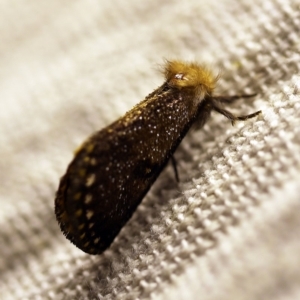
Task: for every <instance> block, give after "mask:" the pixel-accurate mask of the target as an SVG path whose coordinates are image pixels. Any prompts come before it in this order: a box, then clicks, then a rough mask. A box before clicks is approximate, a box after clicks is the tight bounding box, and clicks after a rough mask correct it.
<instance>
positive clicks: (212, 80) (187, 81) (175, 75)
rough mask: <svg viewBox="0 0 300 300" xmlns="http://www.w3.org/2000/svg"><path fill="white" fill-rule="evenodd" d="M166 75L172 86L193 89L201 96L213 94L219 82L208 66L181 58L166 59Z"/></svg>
mask: <svg viewBox="0 0 300 300" xmlns="http://www.w3.org/2000/svg"><path fill="white" fill-rule="evenodd" d="M164 75H165V78H166V81H167V83H168V85H169V86H170V87H172V88H176V89H179V90H180V89H189V90H192V91H193V92H194V93H195V96H198V97H200V98H204V97H205V96H206V95H211V93H212V91H213V89H214V88H215V84H216V82H217V76H215V75H214V74H213V73H212V72H211V70H209V69H208V68H207V67H205V66H203V65H200V64H198V63H194V62H188V63H187V62H182V61H179V60H173V61H166V65H165V69H164Z"/></svg>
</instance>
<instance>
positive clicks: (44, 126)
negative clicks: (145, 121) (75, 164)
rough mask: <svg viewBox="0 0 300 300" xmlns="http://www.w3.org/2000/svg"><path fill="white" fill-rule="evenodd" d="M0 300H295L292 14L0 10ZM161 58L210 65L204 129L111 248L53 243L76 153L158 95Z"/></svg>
mask: <svg viewBox="0 0 300 300" xmlns="http://www.w3.org/2000/svg"><path fill="white" fill-rule="evenodd" d="M0 4H1V6H0V7H1V9H0V28H1V29H0V41H1V42H0V101H1V102H0V103H1V109H0V140H1V148H0V168H1V172H0V180H1V185H0V207H1V210H0V222H1V224H0V244H1V247H0V276H1V278H0V279H1V280H0V299H4V300H10V299H22V300H24V299H30V300H31V299H58V300H59V299H149V298H152V299H209V300H217V299H222V300H224V299H230V300H235V299H236V300H240V299H246V300H248V299H249V300H250V299H276V300H283V299H284V300H285V299H300V285H299V283H300V268H299V265H300V258H299V257H300V256H299V253H300V218H299V211H300V180H299V179H300V102H299V100H300V96H299V95H300V72H299V70H300V53H299V47H300V44H299V28H300V10H299V8H300V3H299V0H294V1H292V0H291V1H285V0H273V1H258V0H254V1H250V2H249V1H247V0H242V1H235V0H223V1H203V0H202V1H199V0H192V1H160V0H152V1H138V0H130V1H120V0H119V1H57V0H54V1H37V0H32V1H26V2H22V1H14V0H13V1H5V0H0ZM163 58H168V59H172V58H180V59H183V60H196V61H200V62H206V63H208V64H209V65H210V66H212V68H213V69H214V70H215V71H216V72H220V73H221V75H222V76H221V78H220V80H219V86H218V91H217V92H219V93H222V94H231V95H232V94H236V93H241V92H257V93H258V96H257V97H256V99H255V101H254V102H252V101H251V100H250V101H249V100H247V101H240V102H238V104H236V105H234V107H233V108H232V111H234V112H235V113H237V114H246V113H251V112H254V111H256V110H259V109H261V110H262V111H263V114H262V115H261V116H259V117H258V118H255V119H251V120H248V121H246V122H240V123H238V124H236V126H234V127H232V126H231V124H230V122H229V121H228V120H226V119H225V118H224V117H223V116H221V115H218V114H213V115H212V118H211V119H210V121H209V122H208V123H207V124H206V125H205V127H204V128H203V129H202V130H201V131H193V132H190V133H189V134H188V136H187V137H186V139H184V141H183V143H182V144H181V146H180V147H179V149H178V151H177V152H176V154H175V157H176V159H177V161H178V168H179V173H180V177H181V183H180V185H179V186H178V185H177V184H176V182H175V180H174V174H173V170H172V168H171V167H168V168H167V169H166V170H165V171H164V172H163V173H162V174H161V176H160V177H159V179H158V180H157V182H156V183H155V185H154V186H153V188H152V189H151V190H150V192H149V193H148V194H147V196H146V197H145V199H144V200H143V202H142V204H141V205H140V206H139V208H138V210H137V211H136V213H135V214H134V216H133V218H132V219H131V220H130V221H129V222H128V223H127V224H126V226H125V227H124V228H123V230H122V231H121V233H120V234H119V236H118V237H117V239H116V240H115V241H114V243H113V244H112V245H111V247H110V248H109V249H108V250H107V251H106V252H104V253H103V254H102V255H100V256H89V255H87V254H85V253H83V252H82V251H80V250H79V249H77V248H76V247H75V246H74V245H72V244H71V243H70V242H69V241H68V240H67V239H65V237H64V236H63V234H62V233H61V231H60V229H59V227H58V224H57V222H56V219H55V215H54V208H53V207H54V195H55V192H56V189H57V187H58V182H59V178H60V176H62V175H63V173H64V172H65V169H66V167H67V165H68V163H69V162H70V160H71V158H72V152H73V150H74V149H75V148H76V147H77V146H78V145H79V144H80V143H81V142H82V141H83V140H84V139H85V138H86V137H87V136H89V135H90V134H91V133H92V132H94V131H95V130H98V129H100V128H102V127H104V126H105V125H108V124H109V123H110V122H112V121H114V120H115V119H116V118H117V117H119V116H121V115H122V114H123V113H125V112H126V111H127V110H129V109H130V108H131V107H132V106H133V105H134V104H136V103H137V102H139V101H140V100H142V99H143V98H144V97H145V96H146V95H148V94H149V93H150V92H151V91H152V90H154V89H155V88H156V87H157V86H158V85H160V84H162V82H163V78H162V76H161V75H160V74H159V72H157V69H158V65H160V64H162V63H163Z"/></svg>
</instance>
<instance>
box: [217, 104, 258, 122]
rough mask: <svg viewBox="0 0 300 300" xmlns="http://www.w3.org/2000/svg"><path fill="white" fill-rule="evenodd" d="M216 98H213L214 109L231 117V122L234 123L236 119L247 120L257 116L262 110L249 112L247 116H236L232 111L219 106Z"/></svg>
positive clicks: (228, 117)
mask: <svg viewBox="0 0 300 300" xmlns="http://www.w3.org/2000/svg"><path fill="white" fill-rule="evenodd" d="M214 100H215V99H213V101H212V104H213V109H214V110H215V111H217V112H218V113H220V114H221V115H223V116H225V117H226V118H227V119H229V120H230V121H231V124H232V125H234V123H235V122H236V121H245V120H248V119H251V118H254V117H256V116H257V115H259V114H260V113H261V110H259V111H257V112H255V113H253V114H249V115H246V116H238V117H237V116H235V115H233V114H232V113H231V112H230V111H228V110H226V109H223V108H221V107H220V106H218V103H217V102H216V101H214Z"/></svg>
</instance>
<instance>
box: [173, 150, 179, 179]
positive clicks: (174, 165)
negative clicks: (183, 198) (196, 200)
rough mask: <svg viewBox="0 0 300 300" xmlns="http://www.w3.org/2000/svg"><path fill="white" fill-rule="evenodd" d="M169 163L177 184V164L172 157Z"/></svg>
mask: <svg viewBox="0 0 300 300" xmlns="http://www.w3.org/2000/svg"><path fill="white" fill-rule="evenodd" d="M171 162H172V166H173V170H174V173H175V179H176V181H177V182H179V176H178V171H177V162H176V160H175V158H174V156H173V155H172V156H171Z"/></svg>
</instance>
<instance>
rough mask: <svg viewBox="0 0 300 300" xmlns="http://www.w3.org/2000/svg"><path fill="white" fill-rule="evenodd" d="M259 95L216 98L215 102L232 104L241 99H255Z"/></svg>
mask: <svg viewBox="0 0 300 300" xmlns="http://www.w3.org/2000/svg"><path fill="white" fill-rule="evenodd" d="M256 95H257V94H256V93H253V94H240V95H234V96H214V97H213V98H214V100H216V101H218V102H220V103H232V102H234V101H236V100H238V99H241V98H252V97H255V96H256Z"/></svg>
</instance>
